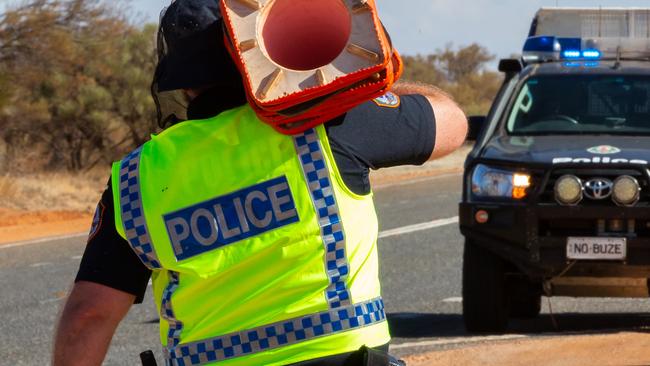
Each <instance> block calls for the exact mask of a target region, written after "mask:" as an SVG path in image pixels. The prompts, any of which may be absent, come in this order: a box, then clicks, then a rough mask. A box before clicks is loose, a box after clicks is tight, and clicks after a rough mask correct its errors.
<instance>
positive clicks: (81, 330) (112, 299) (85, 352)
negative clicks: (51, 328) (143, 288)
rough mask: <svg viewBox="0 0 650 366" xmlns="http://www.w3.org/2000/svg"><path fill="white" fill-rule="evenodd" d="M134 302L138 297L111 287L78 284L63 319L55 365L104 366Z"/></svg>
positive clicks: (54, 358) (58, 335) (81, 282)
mask: <svg viewBox="0 0 650 366" xmlns="http://www.w3.org/2000/svg"><path fill="white" fill-rule="evenodd" d="M134 300H135V296H133V295H130V294H127V293H125V292H122V291H118V290H114V289H112V288H110V287H106V286H103V285H99V284H95V283H91V282H84V281H80V282H77V283H76V284H75V285H74V287H73V289H72V292H71V293H70V296H69V297H68V300H67V301H66V304H65V307H64V309H63V313H62V314H61V318H60V319H59V324H58V326H57V330H56V338H55V340H54V355H53V362H52V364H53V365H54V366H73V365H84V366H87V365H101V364H102V361H103V360H104V357H105V356H106V351H107V350H108V346H109V345H110V343H111V339H112V338H113V333H115V329H116V328H117V326H118V324H119V323H120V321H122V319H123V318H124V316H125V315H126V313H127V312H128V311H129V308H130V307H131V305H132V304H133V301H134Z"/></svg>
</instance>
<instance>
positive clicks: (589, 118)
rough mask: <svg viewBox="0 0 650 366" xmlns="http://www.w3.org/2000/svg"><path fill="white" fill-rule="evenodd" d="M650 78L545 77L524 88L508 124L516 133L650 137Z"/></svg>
mask: <svg viewBox="0 0 650 366" xmlns="http://www.w3.org/2000/svg"><path fill="white" fill-rule="evenodd" d="M649 97H650V77H647V76H642V75H626V76H611V75H591V74H585V75H542V76H536V77H532V78H529V79H528V80H527V81H526V82H525V83H524V84H523V85H522V86H521V89H520V90H519V92H518V94H517V97H516V99H515V103H514V105H513V108H512V111H511V112H510V115H509V117H508V120H507V130H508V132H509V133H511V134H516V135H536V134H537V135H539V134H594V133H595V134H650V99H649Z"/></svg>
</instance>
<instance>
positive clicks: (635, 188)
mask: <svg viewBox="0 0 650 366" xmlns="http://www.w3.org/2000/svg"><path fill="white" fill-rule="evenodd" d="M640 194H641V186H639V182H638V181H637V180H636V179H634V178H633V177H630V176H629V175H622V176H620V177H618V178H616V180H615V181H614V189H613V192H612V198H613V199H614V202H616V203H617V204H619V205H622V206H631V205H634V204H635V203H637V201H638V200H639V197H640Z"/></svg>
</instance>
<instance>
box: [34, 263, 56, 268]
mask: <svg viewBox="0 0 650 366" xmlns="http://www.w3.org/2000/svg"><path fill="white" fill-rule="evenodd" d="M52 264H54V263H51V262H39V263H34V264H30V265H29V266H30V267H45V266H51V265H52Z"/></svg>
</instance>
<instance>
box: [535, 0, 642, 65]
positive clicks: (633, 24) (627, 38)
mask: <svg viewBox="0 0 650 366" xmlns="http://www.w3.org/2000/svg"><path fill="white" fill-rule="evenodd" d="M522 58H523V60H524V62H525V63H534V62H548V61H559V60H570V61H576V60H589V61H593V60H598V59H608V60H621V59H635V60H648V59H650V8H542V9H540V10H539V11H538V12H537V15H536V17H535V19H534V20H533V24H532V26H531V31H530V35H529V38H528V39H527V40H526V44H525V45H524V54H523V57H522Z"/></svg>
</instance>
